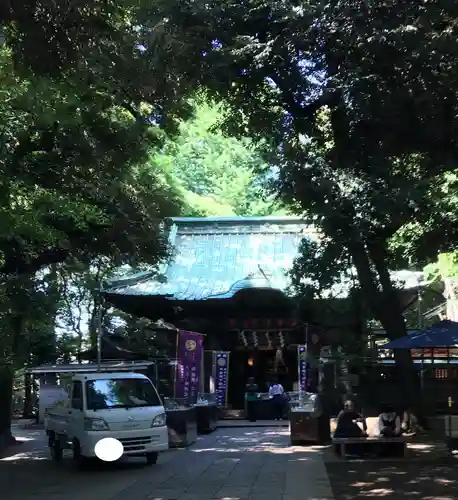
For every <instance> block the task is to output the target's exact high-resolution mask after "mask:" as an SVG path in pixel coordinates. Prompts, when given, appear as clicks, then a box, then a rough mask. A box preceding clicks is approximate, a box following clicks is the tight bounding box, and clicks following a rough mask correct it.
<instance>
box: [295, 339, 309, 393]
mask: <svg viewBox="0 0 458 500" xmlns="http://www.w3.org/2000/svg"><path fill="white" fill-rule="evenodd" d="M307 375H308V363H307V346H306V345H298V346H297V377H298V382H299V391H301V392H306V391H307Z"/></svg>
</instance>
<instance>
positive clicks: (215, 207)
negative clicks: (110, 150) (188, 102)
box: [152, 97, 280, 216]
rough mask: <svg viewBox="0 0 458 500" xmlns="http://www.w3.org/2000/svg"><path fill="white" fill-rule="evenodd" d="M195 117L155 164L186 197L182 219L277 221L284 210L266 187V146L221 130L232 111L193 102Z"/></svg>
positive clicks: (184, 123) (156, 157) (159, 153)
mask: <svg viewBox="0 0 458 500" xmlns="http://www.w3.org/2000/svg"><path fill="white" fill-rule="evenodd" d="M193 108H194V115H193V116H192V118H190V119H187V120H182V121H181V122H180V125H179V134H178V135H177V136H175V137H173V138H171V139H169V140H168V141H166V142H165V144H164V146H163V147H162V148H161V150H159V151H157V152H156V153H155V154H153V156H152V162H153V163H154V164H155V165H157V166H160V168H161V170H163V171H165V172H169V176H170V178H171V182H175V183H176V184H175V186H176V189H178V190H180V189H181V191H182V193H183V195H182V196H183V199H184V208H183V210H184V212H183V215H187V216H212V215H213V216H230V215H252V216H253V215H257V216H261V215H272V214H273V213H274V212H275V213H278V211H279V210H280V205H279V203H278V201H277V200H276V199H275V197H274V196H272V195H269V193H268V192H267V190H266V188H265V183H264V184H263V182H262V181H263V177H264V174H263V172H264V171H265V170H266V164H265V162H264V159H263V157H262V145H261V144H256V143H255V142H254V141H253V140H250V139H248V138H246V137H241V138H235V137H230V136H227V135H225V134H224V133H223V132H222V131H221V130H219V129H218V125H219V124H220V123H222V121H223V119H224V117H225V116H226V115H227V114H228V110H227V109H225V107H224V106H223V105H222V104H215V103H211V102H208V101H205V99H203V98H202V97H199V98H198V99H197V100H195V101H193Z"/></svg>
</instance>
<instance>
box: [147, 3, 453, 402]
mask: <svg viewBox="0 0 458 500" xmlns="http://www.w3.org/2000/svg"><path fill="white" fill-rule="evenodd" d="M155 5H156V17H155V16H151V17H150V23H156V22H158V19H164V18H167V29H168V32H169V34H170V35H171V36H174V37H175V40H180V41H181V45H182V51H184V50H187V54H188V58H189V60H190V61H192V63H193V65H194V66H198V67H199V71H200V77H199V79H198V81H196V84H197V85H201V86H204V87H205V88H207V89H208V90H209V91H210V92H212V93H213V94H214V95H219V96H222V97H223V98H224V99H226V100H227V102H229V103H230V105H231V106H232V115H231V120H230V123H228V126H229V127H230V129H231V130H232V131H235V132H238V133H241V131H243V133H246V130H249V131H250V133H251V134H252V135H254V136H255V137H258V138H261V137H262V138H269V140H270V141H271V146H272V150H273V151H274V152H275V153H277V152H278V153H279V154H278V157H279V158H278V166H279V172H280V173H279V179H278V181H279V185H280V189H281V190H282V192H283V194H284V195H285V199H286V200H288V202H289V203H290V204H291V206H292V207H294V208H295V209H296V210H297V211H300V212H301V213H305V214H306V215H308V216H309V218H310V219H311V220H312V221H313V222H314V223H315V225H316V226H318V227H319V228H320V229H321V230H322V232H323V233H324V234H325V235H326V236H327V237H328V238H329V241H330V243H329V244H330V245H333V246H334V247H335V249H334V250H333V252H332V253H334V254H335V255H339V254H340V255H343V257H344V258H343V259H341V260H343V261H345V260H346V259H347V258H351V261H352V264H353V266H354V267H355V269H356V272H357V276H358V280H359V284H360V286H361V288H362V290H363V292H364V294H365V297H366V299H367V301H368V303H369V306H370V309H371V311H372V314H373V316H374V317H375V318H377V319H378V320H379V321H380V323H381V324H382V325H383V327H384V328H385V330H386V332H387V335H388V336H389V337H390V338H392V339H393V338H396V337H398V336H401V335H404V334H405V332H406V329H405V322H404V318H403V315H402V310H401V307H400V304H399V301H398V297H397V293H396V288H395V286H394V284H393V282H392V280H391V277H390V273H389V268H390V266H391V267H393V266H395V264H396V263H395V262H394V261H393V256H392V254H391V252H390V246H389V245H390V239H391V238H392V237H393V236H394V235H395V234H396V233H397V231H399V230H401V229H402V228H406V227H407V226H408V225H409V224H416V223H423V222H424V221H425V220H429V219H430V218H431V214H434V213H437V212H435V205H436V203H439V202H440V199H441V195H442V193H443V190H444V185H445V182H446V180H445V179H444V173H445V172H447V171H448V170H450V169H452V168H454V165H455V158H456V140H455V137H456V127H457V125H458V122H457V120H456V118H455V117H456V116H457V114H456V109H457V106H458V99H457V97H458V96H457V86H456V65H455V64H454V62H453V61H454V56H453V54H454V51H455V50H456V36H455V24H454V21H453V20H454V18H455V17H456V9H455V7H454V5H452V4H444V5H442V4H441V5H438V4H435V3H432V4H431V3H427V4H419V3H408V4H403V3H401V2H394V3H393V2H388V1H386V0H380V1H377V2H372V3H370V4H368V3H367V2H363V1H362V0H353V1H351V2H350V3H349V2H348V1H345V2H344V1H337V2H308V3H304V2H302V3H297V2H283V3H281V4H271V3H262V2H261V3H259V2H254V1H248V2H245V3H244V4H243V5H241V4H240V3H237V2H234V1H229V2H225V3H224V4H221V3H210V4H205V5H204V4H202V3H191V2H187V1H175V2H158V3H156V4H155ZM191 26H192V28H191ZM438 68H441V70H440V72H439V71H438ZM396 361H397V363H398V365H399V366H400V367H401V368H402V370H403V372H402V378H401V382H402V383H403V385H404V393H405V401H406V403H408V402H412V403H413V404H417V403H418V401H419V398H418V397H417V396H418V383H417V380H416V376H415V373H414V370H413V366H412V363H411V360H410V355H409V353H408V352H405V351H401V350H398V351H397V352H396Z"/></svg>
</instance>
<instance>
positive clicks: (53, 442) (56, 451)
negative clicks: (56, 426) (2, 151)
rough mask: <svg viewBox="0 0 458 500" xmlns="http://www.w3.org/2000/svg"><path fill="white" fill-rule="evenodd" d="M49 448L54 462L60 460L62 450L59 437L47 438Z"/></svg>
mask: <svg viewBox="0 0 458 500" xmlns="http://www.w3.org/2000/svg"><path fill="white" fill-rule="evenodd" d="M49 449H50V451H51V458H52V459H53V460H54V462H61V461H62V456H63V451H62V446H61V445H60V440H59V438H57V439H56V438H55V437H50V438H49Z"/></svg>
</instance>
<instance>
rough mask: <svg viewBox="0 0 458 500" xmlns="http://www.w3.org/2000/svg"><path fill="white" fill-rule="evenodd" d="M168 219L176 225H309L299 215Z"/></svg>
mask: <svg viewBox="0 0 458 500" xmlns="http://www.w3.org/2000/svg"><path fill="white" fill-rule="evenodd" d="M170 220H171V221H172V222H173V223H174V224H178V225H188V224H189V225H198V224H203V225H206V224H215V223H220V224H229V225H239V224H240V225H250V224H285V225H288V224H301V225H309V224H308V223H307V221H306V220H305V219H304V218H303V217H300V216H295V215H294V216H293V215H288V216H264V217H245V216H230V217H171V218H170Z"/></svg>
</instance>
